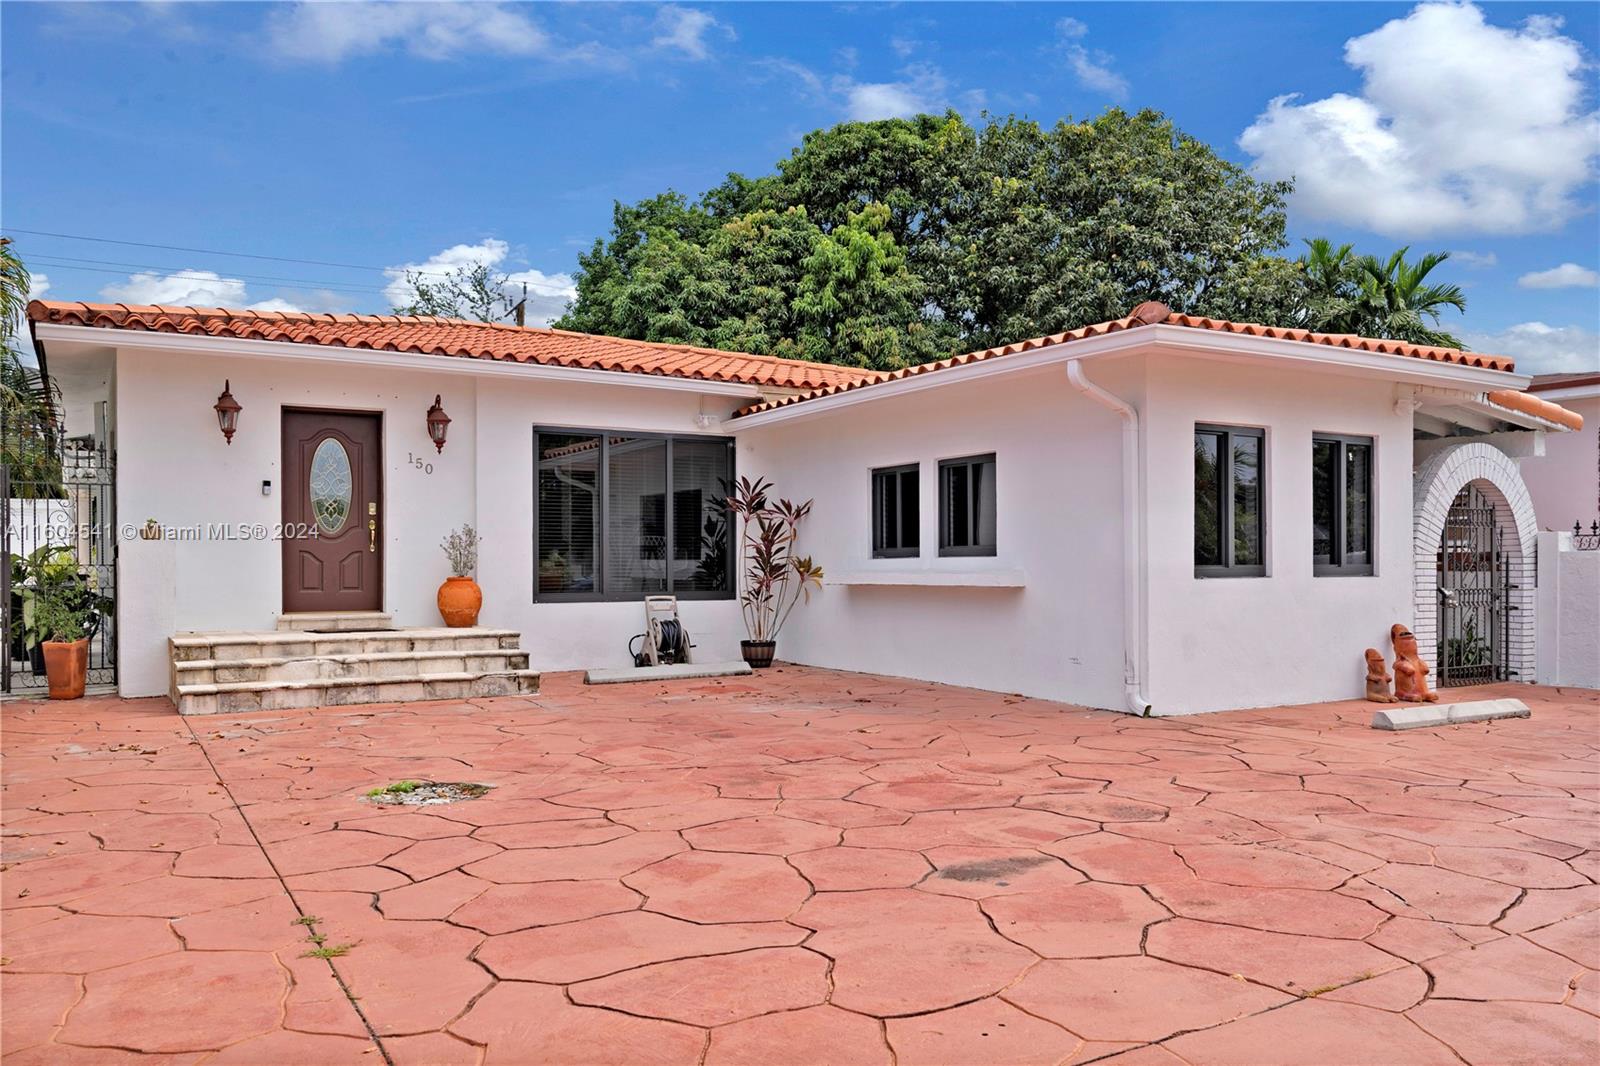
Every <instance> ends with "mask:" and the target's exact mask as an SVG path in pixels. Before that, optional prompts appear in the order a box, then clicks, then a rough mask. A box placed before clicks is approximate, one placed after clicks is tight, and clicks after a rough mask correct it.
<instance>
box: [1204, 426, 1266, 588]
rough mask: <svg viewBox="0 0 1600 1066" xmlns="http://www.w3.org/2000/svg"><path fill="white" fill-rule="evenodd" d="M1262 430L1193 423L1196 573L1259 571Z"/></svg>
mask: <svg viewBox="0 0 1600 1066" xmlns="http://www.w3.org/2000/svg"><path fill="white" fill-rule="evenodd" d="M1265 475H1266V432H1265V431H1264V430H1261V429H1255V428H1251V427H1245V426H1209V425H1197V426H1195V427H1194V572H1195V576H1196V577H1264V576H1266V573H1267V562H1266V531H1267V524H1266V476H1265Z"/></svg>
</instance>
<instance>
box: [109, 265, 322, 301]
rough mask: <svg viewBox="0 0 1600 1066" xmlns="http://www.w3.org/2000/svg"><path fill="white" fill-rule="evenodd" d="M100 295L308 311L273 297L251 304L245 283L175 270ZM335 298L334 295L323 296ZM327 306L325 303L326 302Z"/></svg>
mask: <svg viewBox="0 0 1600 1066" xmlns="http://www.w3.org/2000/svg"><path fill="white" fill-rule="evenodd" d="M100 295H101V296H104V297H105V298H106V299H108V300H113V301H115V302H117V303H125V304H173V305H176V306H179V307H243V308H246V309H247V310H251V311H304V310H305V308H304V307H301V306H300V305H298V304H296V303H293V302H291V301H289V300H284V299H281V298H279V297H273V298H271V299H267V300H256V301H254V302H252V301H251V299H250V295H249V293H248V292H246V289H245V283H244V282H243V281H240V280H239V279H238V278H225V277H223V276H222V275H221V274H218V273H216V272H214V271H211V270H175V271H173V272H172V273H170V274H158V273H155V272H148V273H140V274H133V275H131V276H129V278H128V280H127V281H125V282H120V283H118V284H113V285H107V286H106V287H105V288H103V289H101V290H100ZM323 295H324V296H331V295H332V294H323ZM324 302H325V301H324Z"/></svg>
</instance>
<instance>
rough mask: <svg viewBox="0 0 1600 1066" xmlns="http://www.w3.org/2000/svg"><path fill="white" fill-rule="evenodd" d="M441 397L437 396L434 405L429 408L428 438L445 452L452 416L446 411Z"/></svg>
mask: <svg viewBox="0 0 1600 1066" xmlns="http://www.w3.org/2000/svg"><path fill="white" fill-rule="evenodd" d="M439 399H440V398H439V397H438V396H435V397H434V398H433V406H432V407H430V408H428V439H429V440H431V441H433V446H434V447H435V448H437V449H438V450H439V451H440V452H443V451H444V438H445V436H446V434H448V433H449V432H450V416H449V415H447V414H445V413H444V405H443V404H441V403H440V402H439Z"/></svg>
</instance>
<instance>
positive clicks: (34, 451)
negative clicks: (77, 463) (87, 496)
mask: <svg viewBox="0 0 1600 1066" xmlns="http://www.w3.org/2000/svg"><path fill="white" fill-rule="evenodd" d="M31 282H32V279H31V278H30V277H29V276H28V268H27V267H25V266H24V265H23V264H22V260H21V259H19V258H18V257H17V254H16V252H15V251H13V249H12V247H11V241H10V239H9V238H6V237H0V464H3V465H4V466H6V467H8V468H9V469H10V472H11V477H12V479H13V481H15V482H46V483H53V482H54V481H55V480H57V479H59V477H60V470H61V466H60V458H59V456H58V455H57V454H56V449H55V447H54V441H55V433H54V431H53V427H54V425H55V414H54V412H55V410H56V409H57V407H58V405H57V404H55V403H52V400H53V399H54V395H53V391H52V388H51V386H50V383H48V382H46V381H45V380H44V379H43V377H42V376H41V375H40V373H39V370H38V368H37V367H34V366H30V365H29V364H27V363H25V362H23V361H22V352H21V349H20V347H19V338H18V335H19V333H21V331H22V329H23V325H22V322H23V316H24V313H25V311H26V308H27V302H28V290H29V288H30V287H31ZM13 491H14V492H15V491H20V490H19V489H18V488H17V487H16V486H14V487H13Z"/></svg>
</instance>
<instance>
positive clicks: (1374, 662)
mask: <svg viewBox="0 0 1600 1066" xmlns="http://www.w3.org/2000/svg"><path fill="white" fill-rule="evenodd" d="M1366 654H1367V700H1368V702H1370V703H1398V702H1399V701H1398V700H1396V699H1395V698H1394V696H1393V694H1391V693H1390V692H1389V682H1390V681H1392V680H1393V678H1391V677H1390V676H1389V671H1388V669H1387V668H1386V667H1385V666H1384V665H1383V652H1381V651H1379V650H1378V649H1377V648H1368V649H1367V652H1366Z"/></svg>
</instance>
